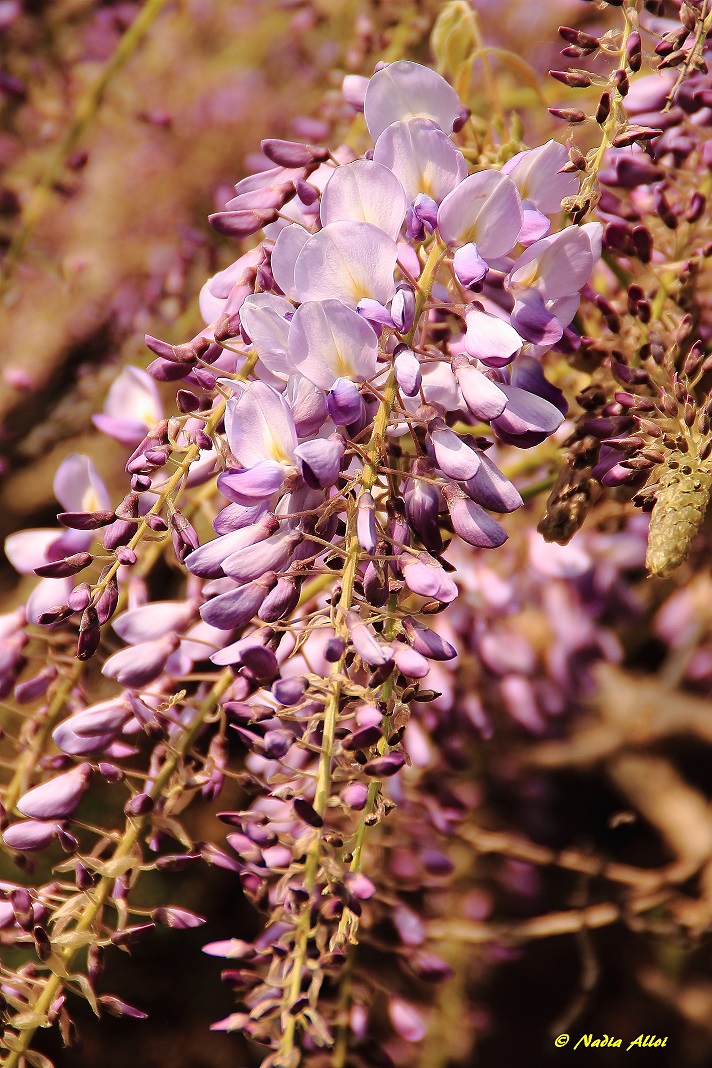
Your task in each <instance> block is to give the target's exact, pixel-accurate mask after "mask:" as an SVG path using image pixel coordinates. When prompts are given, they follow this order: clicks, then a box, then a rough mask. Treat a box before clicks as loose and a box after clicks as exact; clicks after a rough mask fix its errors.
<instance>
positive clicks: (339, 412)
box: [326, 378, 363, 426]
mask: <svg viewBox="0 0 712 1068" xmlns="http://www.w3.org/2000/svg"><path fill="white" fill-rule="evenodd" d="M326 407H327V410H328V412H329V415H330V416H331V419H332V421H333V422H334V424H335V425H336V426H350V425H351V424H352V423H355V422H357V421H358V420H359V419H360V418H361V416H362V414H363V400H362V399H361V394H360V393H359V389H358V386H357V385H356V383H355V382H352V381H351V380H350V379H349V378H339V379H338V380H337V381H336V382H335V383H334V386H333V388H332V389H331V391H330V392H329V393H328V395H327V398H326Z"/></svg>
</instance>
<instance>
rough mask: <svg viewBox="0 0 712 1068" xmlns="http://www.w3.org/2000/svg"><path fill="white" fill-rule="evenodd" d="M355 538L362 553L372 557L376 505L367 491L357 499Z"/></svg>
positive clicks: (374, 544)
mask: <svg viewBox="0 0 712 1068" xmlns="http://www.w3.org/2000/svg"><path fill="white" fill-rule="evenodd" d="M356 536H357V537H358V542H359V545H360V546H361V548H362V549H363V550H364V552H366V553H369V554H370V555H372V554H373V553H374V552H375V550H376V505H375V503H374V500H373V497H372V495H371V493H370V492H369V491H368V490H364V491H363V493H362V494H361V495H360V497H359V499H358V508H357V517H356Z"/></svg>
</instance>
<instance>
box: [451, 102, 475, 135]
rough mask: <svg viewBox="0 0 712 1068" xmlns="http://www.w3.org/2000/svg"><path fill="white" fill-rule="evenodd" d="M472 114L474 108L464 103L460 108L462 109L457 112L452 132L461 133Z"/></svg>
mask: <svg viewBox="0 0 712 1068" xmlns="http://www.w3.org/2000/svg"><path fill="white" fill-rule="evenodd" d="M471 114H472V110H471V109H470V108H468V107H466V106H465V105H464V104H463V106H462V107H461V108H460V110H459V111H458V113H457V116H456V118H455V121H454V122H453V124H452V132H453V133H459V132H460V130H462V129H464V127H465V126H466V124H467V122H468V121H469V118H470V115H471Z"/></svg>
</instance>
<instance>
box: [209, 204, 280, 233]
mask: <svg viewBox="0 0 712 1068" xmlns="http://www.w3.org/2000/svg"><path fill="white" fill-rule="evenodd" d="M277 218H278V213H277V211H276V210H275V209H274V208H264V209H257V208H255V209H249V210H247V211H218V212H215V214H213V215H208V222H209V223H210V225H211V226H212V227H213V229H214V230H217V232H218V233H219V234H224V236H225V237H235V238H238V239H239V238H243V237H251V236H252V234H256V233H257V231H258V230H261V229H262V227H263V226H266V225H267V224H268V223H272V222H274V221H275V219H277Z"/></svg>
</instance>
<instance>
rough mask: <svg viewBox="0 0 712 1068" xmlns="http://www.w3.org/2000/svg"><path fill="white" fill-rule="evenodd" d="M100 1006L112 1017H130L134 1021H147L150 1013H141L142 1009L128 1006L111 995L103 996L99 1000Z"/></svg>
mask: <svg viewBox="0 0 712 1068" xmlns="http://www.w3.org/2000/svg"><path fill="white" fill-rule="evenodd" d="M97 1001H98V1002H99V1005H100V1006H101V1008H102V1009H106V1011H107V1012H108V1013H109V1014H110V1015H111V1016H119V1017H122V1016H128V1017H130V1019H132V1020H147V1019H148V1013H147V1012H141V1010H140V1009H136V1008H134V1006H133V1005H128V1004H127V1003H126V1002H125V1001H121V999H120V998H115V997H113V995H111V994H102V995H101V996H100V997H99V998H97Z"/></svg>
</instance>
